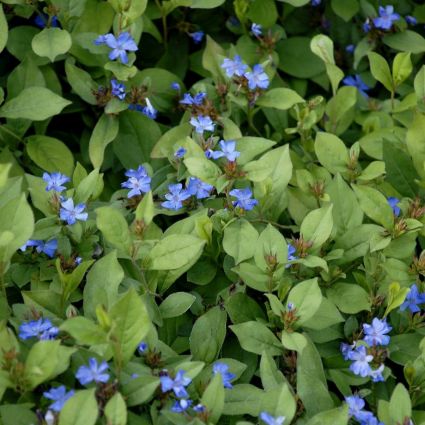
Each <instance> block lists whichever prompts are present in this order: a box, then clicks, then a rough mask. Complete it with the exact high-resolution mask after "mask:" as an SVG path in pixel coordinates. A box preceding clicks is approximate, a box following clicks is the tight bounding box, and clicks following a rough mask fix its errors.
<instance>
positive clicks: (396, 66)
mask: <svg viewBox="0 0 425 425" xmlns="http://www.w3.org/2000/svg"><path fill="white" fill-rule="evenodd" d="M424 41H425V40H424ZM412 71H413V64H412V61H411V59H410V53H398V54H397V55H396V57H395V58H394V61H393V81H394V85H395V86H396V87H397V86H399V85H400V84H401V83H403V82H404V81H405V80H406V79H407V78H408V77H409V75H410V74H411V73H412Z"/></svg>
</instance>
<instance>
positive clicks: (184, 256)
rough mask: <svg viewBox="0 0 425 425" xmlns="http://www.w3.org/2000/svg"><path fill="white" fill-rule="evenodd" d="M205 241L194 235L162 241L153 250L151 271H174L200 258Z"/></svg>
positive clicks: (150, 255) (177, 236)
mask: <svg viewBox="0 0 425 425" xmlns="http://www.w3.org/2000/svg"><path fill="white" fill-rule="evenodd" d="M204 245H205V240H202V239H199V238H197V237H196V236H192V235H170V236H166V237H165V238H164V239H161V240H160V241H159V242H158V243H157V244H156V245H155V246H154V247H153V248H152V250H151V252H150V254H149V257H150V259H151V265H150V269H151V270H174V269H178V268H180V267H184V266H185V265H187V264H189V263H190V262H192V261H193V260H194V259H195V258H199V257H200V256H201V254H202V250H203V247H204Z"/></svg>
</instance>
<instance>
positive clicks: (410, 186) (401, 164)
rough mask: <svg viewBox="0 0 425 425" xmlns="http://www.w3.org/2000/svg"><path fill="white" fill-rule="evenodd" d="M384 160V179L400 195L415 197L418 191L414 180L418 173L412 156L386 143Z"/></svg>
mask: <svg viewBox="0 0 425 425" xmlns="http://www.w3.org/2000/svg"><path fill="white" fill-rule="evenodd" d="M415 143H416V141H415ZM384 161H385V171H386V176H385V179H386V180H387V181H388V183H390V184H391V185H392V187H393V188H394V189H395V190H397V191H398V192H399V193H400V194H401V195H403V196H408V197H410V198H412V199H413V198H415V196H416V195H417V193H418V187H417V184H416V180H419V175H418V173H417V172H416V170H415V167H414V165H413V161H412V158H411V157H410V156H409V155H408V154H407V153H406V152H404V151H402V150H400V149H398V148H396V147H395V146H394V145H393V144H392V143H388V144H386V145H385V149H384Z"/></svg>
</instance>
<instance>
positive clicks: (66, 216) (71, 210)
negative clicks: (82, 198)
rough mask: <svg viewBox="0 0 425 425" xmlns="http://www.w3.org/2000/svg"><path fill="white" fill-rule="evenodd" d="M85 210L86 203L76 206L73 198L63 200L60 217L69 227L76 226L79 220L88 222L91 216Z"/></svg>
mask: <svg viewBox="0 0 425 425" xmlns="http://www.w3.org/2000/svg"><path fill="white" fill-rule="evenodd" d="M85 209H86V204H84V203H79V204H77V205H75V206H74V200H73V199H72V198H68V199H62V201H61V208H60V210H59V217H60V219H61V220H63V221H66V223H67V224H69V225H72V224H75V223H76V222H77V220H79V221H87V218H88V216H89V215H88V213H87V212H85V211H84V210H85Z"/></svg>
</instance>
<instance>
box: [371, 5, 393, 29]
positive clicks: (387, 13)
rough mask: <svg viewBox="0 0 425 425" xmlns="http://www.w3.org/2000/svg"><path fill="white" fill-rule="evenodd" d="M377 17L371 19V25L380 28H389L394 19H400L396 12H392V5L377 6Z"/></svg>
mask: <svg viewBox="0 0 425 425" xmlns="http://www.w3.org/2000/svg"><path fill="white" fill-rule="evenodd" d="M378 12H379V17H377V18H374V19H373V25H375V27H376V28H379V29H381V30H389V29H391V27H392V26H393V23H394V22H395V21H398V20H399V19H400V15H399V14H398V13H394V6H385V7H382V6H379V9H378Z"/></svg>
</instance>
